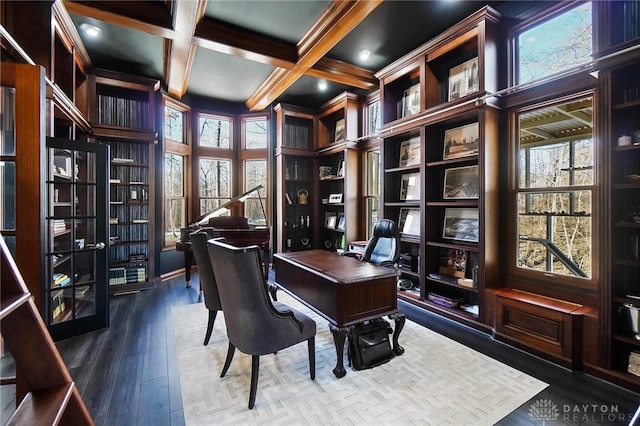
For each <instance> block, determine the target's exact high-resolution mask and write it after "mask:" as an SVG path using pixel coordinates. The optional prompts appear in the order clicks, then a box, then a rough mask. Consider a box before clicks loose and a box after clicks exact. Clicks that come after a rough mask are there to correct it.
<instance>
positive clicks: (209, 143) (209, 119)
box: [198, 114, 232, 149]
mask: <svg viewBox="0 0 640 426" xmlns="http://www.w3.org/2000/svg"><path fill="white" fill-rule="evenodd" d="M231 125H232V123H231V119H230V118H227V117H218V116H213V115H206V114H200V115H199V117H198V143H199V145H200V146H202V147H208V148H225V149H231Z"/></svg>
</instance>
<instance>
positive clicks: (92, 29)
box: [80, 22, 102, 37]
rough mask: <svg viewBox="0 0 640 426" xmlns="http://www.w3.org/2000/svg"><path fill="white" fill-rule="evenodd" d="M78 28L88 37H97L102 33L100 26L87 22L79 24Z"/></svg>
mask: <svg viewBox="0 0 640 426" xmlns="http://www.w3.org/2000/svg"><path fill="white" fill-rule="evenodd" d="M80 29H81V30H82V31H84V33H85V34H86V35H88V36H89V37H98V36H99V35H100V34H102V30H101V29H100V28H98V27H96V26H95V25H91V24H87V23H86V22H85V23H83V24H80Z"/></svg>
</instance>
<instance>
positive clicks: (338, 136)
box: [333, 118, 345, 141]
mask: <svg viewBox="0 0 640 426" xmlns="http://www.w3.org/2000/svg"><path fill="white" fill-rule="evenodd" d="M344 138H345V129H344V118H341V119H340V120H338V121H336V133H335V138H334V139H333V140H334V141H341V140H343V139H344Z"/></svg>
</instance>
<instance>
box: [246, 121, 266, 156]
mask: <svg viewBox="0 0 640 426" xmlns="http://www.w3.org/2000/svg"><path fill="white" fill-rule="evenodd" d="M267 130H268V129H267V120H266V119H265V118H262V117H261V118H259V119H247V120H245V121H244V145H245V149H267V140H268V133H267Z"/></svg>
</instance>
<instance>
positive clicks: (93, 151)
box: [44, 138, 109, 339]
mask: <svg viewBox="0 0 640 426" xmlns="http://www.w3.org/2000/svg"><path fill="white" fill-rule="evenodd" d="M107 149H108V147H107V146H106V145H102V144H97V143H86V142H77V141H68V140H63V139H55V138H47V170H48V179H47V189H48V191H47V192H48V193H47V204H48V206H49V208H48V211H47V216H46V220H47V228H48V230H49V231H48V242H47V247H48V249H49V251H48V253H47V258H48V263H47V264H48V265H49V268H48V275H47V280H46V282H45V289H44V291H45V294H46V298H45V300H47V306H46V318H47V320H48V324H49V326H50V327H49V328H50V331H51V334H52V336H54V339H59V338H66V337H71V336H73V335H77V334H81V333H85V332H87V331H91V330H96V329H100V328H104V327H106V326H108V296H107V295H108V292H107V289H108V288H107V257H108V249H107V242H108V239H107V238H108V236H107V232H108V231H107V227H108V222H107V216H106V211H107V206H108V194H107V185H108V182H109V178H108V155H107Z"/></svg>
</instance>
